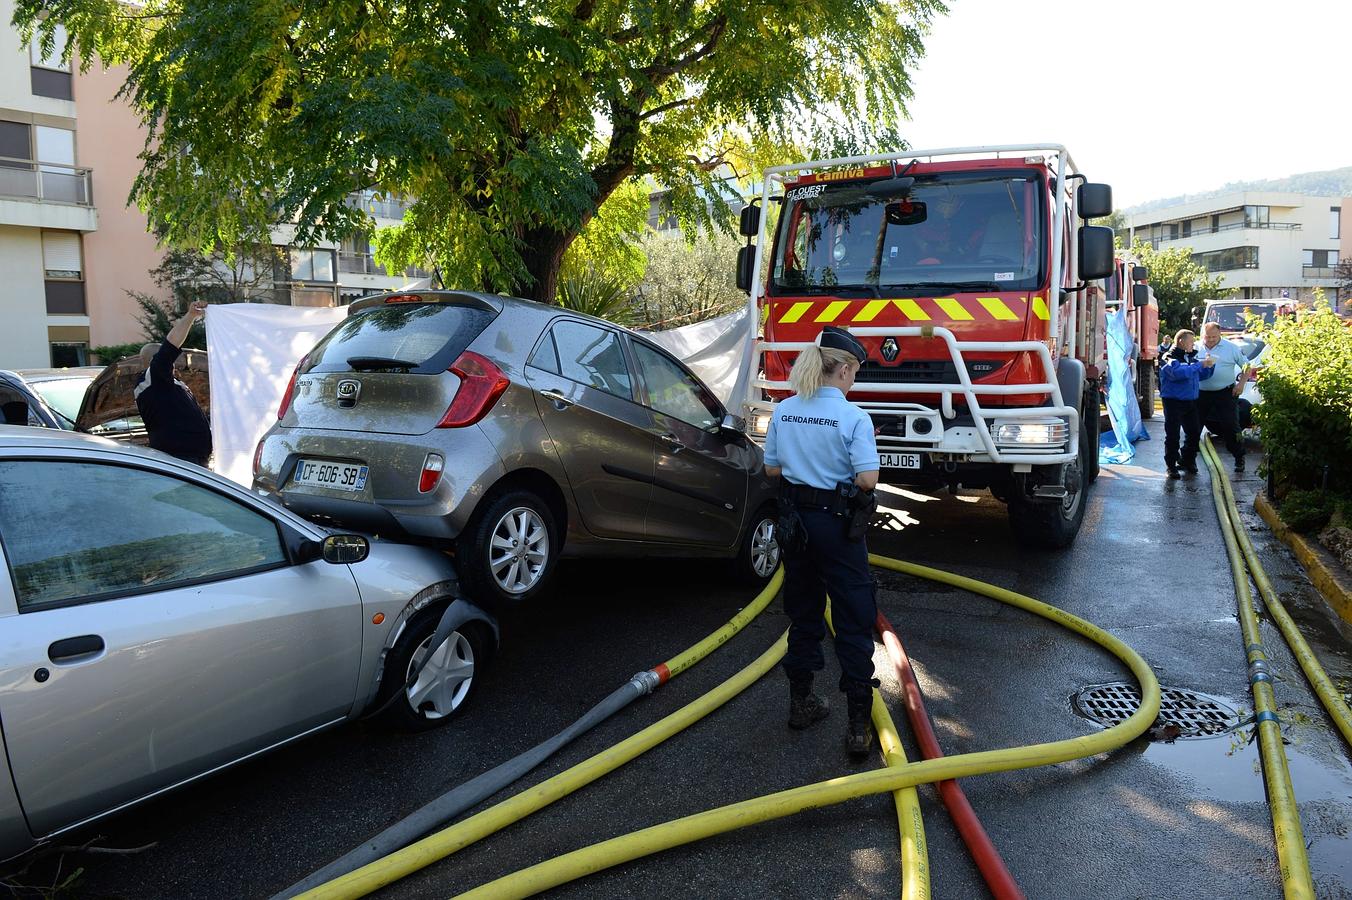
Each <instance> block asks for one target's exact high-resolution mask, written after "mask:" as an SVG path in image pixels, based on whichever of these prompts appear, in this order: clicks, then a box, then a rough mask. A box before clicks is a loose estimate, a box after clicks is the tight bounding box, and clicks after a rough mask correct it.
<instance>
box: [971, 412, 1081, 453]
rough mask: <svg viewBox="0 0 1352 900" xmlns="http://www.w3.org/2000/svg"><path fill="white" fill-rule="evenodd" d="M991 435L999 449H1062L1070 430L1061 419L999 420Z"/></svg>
mask: <svg viewBox="0 0 1352 900" xmlns="http://www.w3.org/2000/svg"><path fill="white" fill-rule="evenodd" d="M991 433H992V436H993V437H994V438H995V444H996V446H997V447H1021V448H1025V449H1034V448H1055V449H1060V448H1061V447H1064V446H1065V443H1066V439H1067V438H1068V437H1069V434H1070V429H1069V428H1068V427H1067V426H1066V423H1065V422H1063V421H1061V420H1060V419H1039V420H1033V421H1009V420H1005V421H1000V420H999V419H997V420H996V421H995V426H994V428H993V429H992V432H991Z"/></svg>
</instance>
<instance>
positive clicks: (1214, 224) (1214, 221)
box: [1211, 213, 1221, 231]
mask: <svg viewBox="0 0 1352 900" xmlns="http://www.w3.org/2000/svg"><path fill="white" fill-rule="evenodd" d="M1211 230H1212V231H1220V230H1221V216H1220V213H1213V214H1212V216H1211Z"/></svg>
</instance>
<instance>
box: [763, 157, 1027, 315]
mask: <svg viewBox="0 0 1352 900" xmlns="http://www.w3.org/2000/svg"><path fill="white" fill-rule="evenodd" d="M888 184H889V182H888V181H884V182H845V183H829V184H816V185H809V186H805V187H796V188H794V187H791V188H789V189H788V191H787V192H786V196H785V200H786V203H787V214H786V215H784V216H782V217H781V218H780V225H779V235H778V239H777V241H776V248H775V260H774V271H773V278H772V279H771V286H770V291H771V293H774V294H814V293H816V294H836V295H850V294H854V295H868V296H877V295H879V294H880V293H881V292H882V291H888V292H900V291H904V292H907V293H914V294H921V295H925V294H929V295H934V294H945V293H953V292H957V291H979V290H988V291H1013V290H1036V289H1037V288H1038V287H1040V285H1041V282H1042V280H1043V279H1042V271H1043V267H1044V263H1043V257H1044V256H1045V253H1044V252H1043V247H1044V246H1045V244H1044V238H1043V232H1044V230H1045V229H1044V228H1043V226H1042V221H1043V208H1044V206H1045V203H1044V200H1043V190H1042V188H1041V181H1040V179H1039V178H1038V176H1037V175H1036V174H1035V173H1033V172H1029V171H1026V170H1019V171H1017V172H1008V171H1006V172H990V171H981V172H970V173H946V174H944V175H943V176H919V177H918V178H916V180H915V183H914V185H913V186H911V187H910V188H909V189H907V190H904V191H902V192H898V191H897V188H896V184H897V182H896V181H895V180H890V184H891V185H892V187H891V188H889V187H888Z"/></svg>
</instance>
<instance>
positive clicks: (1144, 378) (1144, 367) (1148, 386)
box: [1137, 361, 1155, 419]
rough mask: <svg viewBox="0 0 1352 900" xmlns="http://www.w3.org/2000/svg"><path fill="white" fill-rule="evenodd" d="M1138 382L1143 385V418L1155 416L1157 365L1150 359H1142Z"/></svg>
mask: <svg viewBox="0 0 1352 900" xmlns="http://www.w3.org/2000/svg"><path fill="white" fill-rule="evenodd" d="M1137 383H1138V384H1139V385H1140V386H1141V418H1142V419H1153V418H1155V367H1154V365H1152V364H1151V363H1150V362H1149V361H1142V363H1141V368H1140V371H1139V372H1138V374H1137Z"/></svg>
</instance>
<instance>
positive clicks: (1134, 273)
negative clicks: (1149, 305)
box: [1131, 266, 1150, 281]
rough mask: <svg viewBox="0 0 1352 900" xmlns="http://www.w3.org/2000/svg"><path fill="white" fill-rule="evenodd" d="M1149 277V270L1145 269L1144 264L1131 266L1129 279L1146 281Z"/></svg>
mask: <svg viewBox="0 0 1352 900" xmlns="http://www.w3.org/2000/svg"><path fill="white" fill-rule="evenodd" d="M1149 278H1150V270H1149V269H1147V268H1146V267H1145V266H1132V267H1131V280H1132V281H1147V280H1149Z"/></svg>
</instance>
